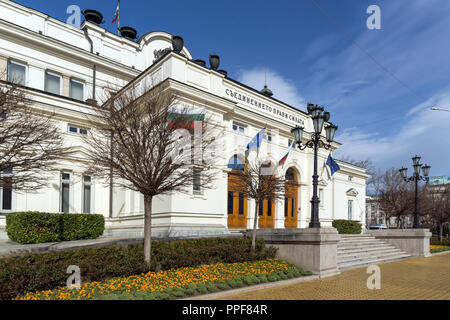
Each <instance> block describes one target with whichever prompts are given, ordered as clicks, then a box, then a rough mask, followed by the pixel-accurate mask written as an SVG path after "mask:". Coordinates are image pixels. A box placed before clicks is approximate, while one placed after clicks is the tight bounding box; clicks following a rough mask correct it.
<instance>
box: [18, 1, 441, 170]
mask: <svg viewBox="0 0 450 320" xmlns="http://www.w3.org/2000/svg"><path fill="white" fill-rule="evenodd" d="M315 1H317V3H319V5H320V6H321V7H322V8H323V9H324V10H325V11H326V12H327V13H328V14H329V15H330V16H331V17H332V18H333V19H334V20H335V21H336V22H337V23H338V24H339V25H340V26H341V27H342V28H343V29H344V30H345V31H346V32H347V33H348V34H349V35H350V36H351V37H352V38H353V39H354V40H355V41H357V42H358V43H359V44H360V45H361V46H362V47H363V48H364V49H365V50H367V52H369V53H370V54H371V55H372V56H374V57H375V58H376V59H377V61H379V62H380V63H381V64H383V65H384V66H385V67H386V68H388V69H389V70H390V71H391V72H393V73H394V74H395V76H396V77H398V78H399V79H400V80H401V81H402V82H403V83H404V84H406V85H407V86H408V87H410V88H411V89H412V90H413V91H414V93H412V92H411V91H410V90H408V89H406V88H405V87H404V86H402V85H401V84H400V83H399V82H398V81H396V80H395V79H393V78H392V77H391V76H389V74H387V73H386V72H385V71H383V70H382V69H381V68H380V67H379V66H377V65H376V64H375V63H374V62H373V61H372V60H371V59H370V58H369V57H368V56H366V55H365V54H364V53H363V52H361V50H360V49H358V48H357V47H356V46H355V45H354V44H353V43H352V42H351V41H350V40H349V39H348V38H347V37H345V35H344V34H343V33H342V32H341V31H340V30H339V29H338V28H337V27H336V26H335V25H334V24H333V23H332V22H330V20H328V19H327V17H326V16H325V15H324V14H323V13H322V12H321V11H320V10H319V9H318V8H317V7H316V6H314V4H313V2H312V1H311V0H299V1H293V0H291V1H286V0H278V1H263V0H259V1H254V0H246V1H234V0H232V1H227V2H224V1H200V0H191V1H137V0H134V1H131V0H122V1H121V26H125V25H129V26H132V27H134V28H135V29H137V30H138V36H139V35H142V34H143V33H145V32H147V31H151V30H164V31H167V32H170V33H173V34H180V35H181V36H183V37H184V39H185V44H186V46H187V47H188V49H189V50H190V51H191V53H192V55H193V56H194V58H197V59H204V60H207V57H208V55H209V54H210V53H217V54H219V55H220V56H221V68H223V69H226V70H228V74H229V76H230V77H232V78H234V79H237V80H239V81H242V82H244V83H246V84H248V85H250V86H252V87H255V88H257V89H261V88H262V87H263V85H264V74H265V73H266V72H267V75H268V85H269V87H270V88H271V89H272V91H273V92H274V94H275V97H276V98H278V99H280V100H283V101H286V102H287V103H290V104H292V105H293V106H296V107H299V108H301V109H303V110H305V107H304V104H305V103H306V102H313V103H317V104H319V105H323V106H325V107H326V108H327V109H328V110H329V111H330V112H331V114H332V118H331V121H332V122H334V123H336V124H337V125H339V130H338V133H337V137H336V139H337V140H338V141H340V142H342V143H343V146H342V147H341V149H340V151H339V152H337V153H336V156H337V157H339V156H342V155H349V156H351V157H352V158H354V159H361V160H362V159H366V158H370V159H372V160H373V161H374V163H375V165H376V166H377V167H378V168H380V169H385V168H388V167H396V168H400V167H401V166H408V167H411V159H410V158H411V157H412V156H413V155H414V154H416V153H418V154H419V155H421V156H422V158H423V162H426V163H428V164H430V165H431V166H432V169H431V174H432V175H450V166H449V165H448V164H449V159H450V138H449V136H450V134H449V133H450V112H441V111H431V110H430V107H431V106H433V105H437V106H438V107H440V108H446V109H450V15H449V14H448V13H449V12H450V1H448V0H409V1H408V0H395V1H392V0H391V1H378V0H370V1H366V0H340V1H335V0H315ZM17 2H19V3H21V4H24V5H27V6H29V7H32V8H34V9H37V10H40V11H42V12H44V13H47V14H49V15H51V16H53V17H55V18H57V19H60V20H63V21H65V20H66V19H67V17H68V15H67V14H66V8H67V7H68V6H69V5H71V4H76V5H79V6H80V7H81V9H88V8H91V9H96V10H99V11H100V12H102V13H103V15H104V17H105V20H106V23H104V24H103V27H105V28H107V29H109V30H111V31H113V32H115V26H113V25H112V24H111V21H112V17H113V14H114V11H115V8H116V6H117V1H116V0H108V1H107V0H97V1H94V2H93V1H86V0H80V1H75V0H59V1H48V0H47V1H44V0H33V1H31V0H19V1H17ZM369 5H378V6H379V7H380V9H381V30H369V29H368V28H367V27H366V20H367V18H368V17H369V14H367V13H366V9H367V7H368V6H369Z"/></svg>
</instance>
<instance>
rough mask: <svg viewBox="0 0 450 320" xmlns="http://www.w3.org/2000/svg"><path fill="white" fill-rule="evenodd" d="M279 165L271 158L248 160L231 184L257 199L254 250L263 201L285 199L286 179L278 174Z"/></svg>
mask: <svg viewBox="0 0 450 320" xmlns="http://www.w3.org/2000/svg"><path fill="white" fill-rule="evenodd" d="M278 169H279V167H278V166H275V165H273V164H272V162H271V161H269V160H260V159H254V160H248V159H247V161H246V163H245V166H244V170H241V171H237V172H236V173H235V178H236V183H233V184H232V185H231V186H230V190H231V191H233V192H240V193H242V194H243V195H244V197H246V198H249V199H253V200H255V216H254V220H253V231H252V247H251V250H252V252H255V247H256V228H257V226H258V218H259V215H258V212H259V204H260V202H261V201H263V200H265V199H267V200H272V201H276V200H279V199H284V190H285V179H284V177H283V176H279V175H277V171H278Z"/></svg>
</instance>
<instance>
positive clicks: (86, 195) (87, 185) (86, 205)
mask: <svg viewBox="0 0 450 320" xmlns="http://www.w3.org/2000/svg"><path fill="white" fill-rule="evenodd" d="M91 200H92V177H91V176H83V213H92V212H91Z"/></svg>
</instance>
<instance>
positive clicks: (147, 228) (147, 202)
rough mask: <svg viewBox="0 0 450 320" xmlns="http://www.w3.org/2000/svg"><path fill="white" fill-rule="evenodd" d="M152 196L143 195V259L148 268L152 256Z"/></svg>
mask: <svg viewBox="0 0 450 320" xmlns="http://www.w3.org/2000/svg"><path fill="white" fill-rule="evenodd" d="M152 200H153V197H152V196H145V195H144V212H145V215H144V261H145V262H146V263H147V266H148V267H149V268H150V261H151V256H152Z"/></svg>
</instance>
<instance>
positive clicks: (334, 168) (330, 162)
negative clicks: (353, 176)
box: [326, 153, 341, 175]
mask: <svg viewBox="0 0 450 320" xmlns="http://www.w3.org/2000/svg"><path fill="white" fill-rule="evenodd" d="M326 165H327V166H329V167H330V170H331V175H333V174H334V173H335V172H336V171H338V170H341V168H340V167H339V165H338V164H337V162H336V161H334V159H333V158H332V157H331V153H330V154H329V155H328V160H327V163H326Z"/></svg>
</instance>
